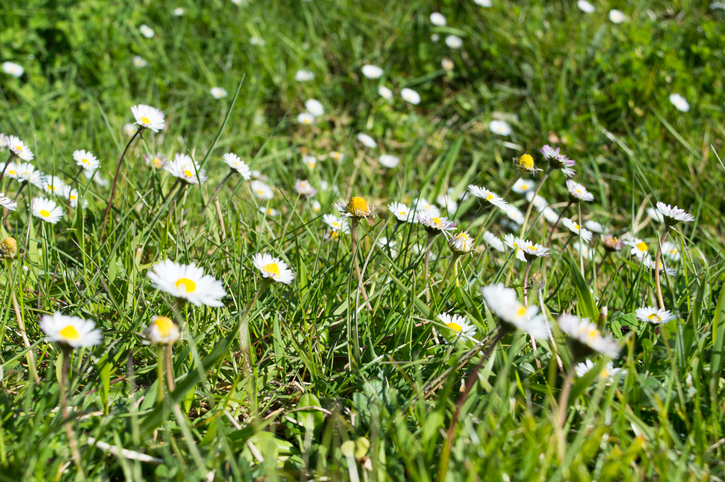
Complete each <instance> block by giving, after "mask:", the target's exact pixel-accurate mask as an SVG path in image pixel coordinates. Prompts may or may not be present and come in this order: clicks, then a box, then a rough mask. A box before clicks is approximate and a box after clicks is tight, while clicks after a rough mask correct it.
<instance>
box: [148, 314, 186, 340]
mask: <svg viewBox="0 0 725 482" xmlns="http://www.w3.org/2000/svg"><path fill="white" fill-rule="evenodd" d="M143 336H145V337H146V339H147V340H148V341H149V342H150V343H151V344H152V345H172V344H174V343H175V342H176V341H178V340H179V338H181V332H179V327H178V326H176V323H174V322H173V321H171V319H170V318H168V317H166V316H154V317H153V318H151V323H149V325H148V326H147V327H146V329H145V330H144V331H143Z"/></svg>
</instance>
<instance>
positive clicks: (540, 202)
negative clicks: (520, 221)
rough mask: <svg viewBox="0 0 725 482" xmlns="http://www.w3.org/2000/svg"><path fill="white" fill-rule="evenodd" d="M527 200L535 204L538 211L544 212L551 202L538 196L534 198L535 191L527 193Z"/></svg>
mask: <svg viewBox="0 0 725 482" xmlns="http://www.w3.org/2000/svg"><path fill="white" fill-rule="evenodd" d="M526 200H527V201H529V202H533V203H534V207H535V208H536V210H537V211H539V212H542V211H543V210H544V209H546V207H547V206H548V205H549V202H548V201H547V200H546V199H544V198H543V197H542V196H539V195H538V194H537V195H536V197H534V191H528V192H527V193H526Z"/></svg>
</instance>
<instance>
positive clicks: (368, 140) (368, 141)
mask: <svg viewBox="0 0 725 482" xmlns="http://www.w3.org/2000/svg"><path fill="white" fill-rule="evenodd" d="M357 140H358V141H360V142H362V145H364V146H365V147H369V148H371V149H374V148H376V147H378V143H377V142H375V140H374V139H373V138H372V137H370V136H369V135H367V134H363V133H362V132H361V133H359V134H358V135H357Z"/></svg>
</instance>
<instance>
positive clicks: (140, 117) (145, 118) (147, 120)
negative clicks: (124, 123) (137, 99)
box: [131, 104, 166, 132]
mask: <svg viewBox="0 0 725 482" xmlns="http://www.w3.org/2000/svg"><path fill="white" fill-rule="evenodd" d="M131 112H132V113H133V116H134V117H135V118H136V124H138V125H139V126H141V127H142V128H144V129H151V130H152V131H154V132H158V131H160V130H161V129H163V128H164V127H166V124H165V123H164V122H165V120H164V113H163V112H161V111H160V110H159V109H157V108H156V107H151V106H150V105H145V104H139V105H134V106H133V107H131Z"/></svg>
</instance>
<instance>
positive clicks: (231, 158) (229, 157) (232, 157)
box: [223, 152, 252, 181]
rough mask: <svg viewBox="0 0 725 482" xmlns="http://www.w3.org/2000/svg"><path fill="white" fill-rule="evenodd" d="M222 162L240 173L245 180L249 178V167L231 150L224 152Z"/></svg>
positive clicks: (250, 175)
mask: <svg viewBox="0 0 725 482" xmlns="http://www.w3.org/2000/svg"><path fill="white" fill-rule="evenodd" d="M223 159H224V162H225V163H226V165H227V166H229V167H230V168H231V169H232V170H233V171H237V172H238V173H239V174H241V175H242V179H244V180H245V181H249V178H251V177H252V171H251V170H250V169H249V166H248V165H247V164H246V163H245V162H244V161H242V160H241V159H240V158H239V156H238V155H236V154H233V153H231V152H229V153H227V154H224V157H223Z"/></svg>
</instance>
